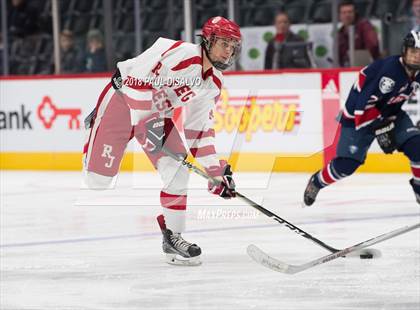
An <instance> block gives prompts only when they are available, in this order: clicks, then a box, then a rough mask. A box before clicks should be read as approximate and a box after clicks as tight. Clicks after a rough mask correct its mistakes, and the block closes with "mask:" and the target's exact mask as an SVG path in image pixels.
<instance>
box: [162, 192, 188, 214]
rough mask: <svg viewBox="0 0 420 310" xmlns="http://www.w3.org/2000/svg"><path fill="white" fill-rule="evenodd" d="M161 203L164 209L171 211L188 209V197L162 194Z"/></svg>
mask: <svg viewBox="0 0 420 310" xmlns="http://www.w3.org/2000/svg"><path fill="white" fill-rule="evenodd" d="M160 203H161V205H162V207H164V208H167V209H171V210H185V209H187V195H172V194H168V193H165V192H163V191H162V192H160Z"/></svg>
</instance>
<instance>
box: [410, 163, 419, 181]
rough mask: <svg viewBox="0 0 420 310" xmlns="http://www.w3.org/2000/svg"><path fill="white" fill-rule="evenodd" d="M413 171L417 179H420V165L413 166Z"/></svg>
mask: <svg viewBox="0 0 420 310" xmlns="http://www.w3.org/2000/svg"><path fill="white" fill-rule="evenodd" d="M411 171H413V175H414V176H415V177H416V178H420V165H416V166H411Z"/></svg>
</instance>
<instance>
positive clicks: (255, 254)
mask: <svg viewBox="0 0 420 310" xmlns="http://www.w3.org/2000/svg"><path fill="white" fill-rule="evenodd" d="M246 251H247V253H248V255H249V256H250V257H251V258H252V259H253V260H254V261H255V262H257V263H258V264H260V265H263V266H265V267H267V268H269V269H271V270H274V271H277V272H281V273H287V274H294V273H296V272H298V270H296V269H297V268H296V266H293V265H288V264H286V263H283V262H281V261H279V260H277V259H275V258H273V257H271V256H269V255H268V254H267V253H265V252H264V251H262V250H261V249H260V248H258V247H257V246H256V245H253V244H250V245H248V247H247V249H246Z"/></svg>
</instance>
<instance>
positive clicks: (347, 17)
mask: <svg viewBox="0 0 420 310" xmlns="http://www.w3.org/2000/svg"><path fill="white" fill-rule="evenodd" d="M355 18H356V12H355V11H354V6H353V5H343V6H342V7H341V8H340V21H341V22H342V23H343V25H345V26H349V25H351V24H353V22H354V19H355Z"/></svg>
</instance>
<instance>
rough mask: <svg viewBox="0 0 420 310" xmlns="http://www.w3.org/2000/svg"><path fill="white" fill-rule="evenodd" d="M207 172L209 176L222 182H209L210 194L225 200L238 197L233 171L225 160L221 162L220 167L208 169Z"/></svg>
mask: <svg viewBox="0 0 420 310" xmlns="http://www.w3.org/2000/svg"><path fill="white" fill-rule="evenodd" d="M206 171H207V174H208V175H209V176H211V177H213V178H215V179H216V180H217V181H220V183H218V184H215V183H213V182H212V181H209V184H208V190H209V192H210V193H212V194H214V195H218V196H220V197H222V198H225V199H230V198H233V197H236V193H235V182H234V181H233V178H232V171H231V169H230V165H228V163H227V162H226V161H225V160H220V166H213V167H210V168H207V169H206Z"/></svg>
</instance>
